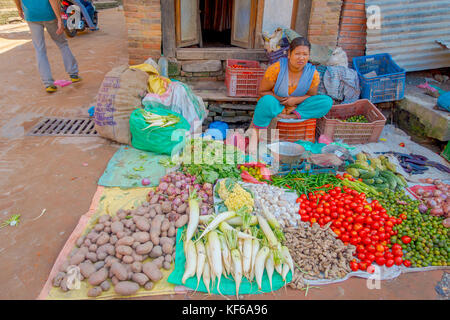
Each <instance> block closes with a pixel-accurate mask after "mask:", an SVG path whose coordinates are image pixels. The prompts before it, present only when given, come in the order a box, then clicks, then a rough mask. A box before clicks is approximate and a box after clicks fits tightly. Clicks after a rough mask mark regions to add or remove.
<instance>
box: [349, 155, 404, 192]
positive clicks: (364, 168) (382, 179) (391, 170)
mask: <svg viewBox="0 0 450 320" xmlns="http://www.w3.org/2000/svg"><path fill="white" fill-rule="evenodd" d="M356 158H357V160H356V162H355V163H354V164H350V165H348V166H347V168H346V169H347V172H348V173H349V174H351V175H352V176H353V177H354V178H357V179H358V178H360V179H362V182H364V183H365V184H367V185H369V186H372V187H374V188H375V189H377V190H378V191H383V190H384V189H391V190H394V191H395V190H401V189H403V188H406V187H407V186H408V184H407V182H406V180H405V178H404V177H403V176H402V175H401V174H400V173H397V170H396V166H395V165H394V164H393V163H391V162H389V159H388V158H386V157H385V156H379V157H378V158H367V156H366V155H365V154H364V153H359V154H357V155H356Z"/></svg>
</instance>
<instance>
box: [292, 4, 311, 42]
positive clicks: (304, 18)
mask: <svg viewBox="0 0 450 320" xmlns="http://www.w3.org/2000/svg"><path fill="white" fill-rule="evenodd" d="M311 3H312V0H298V5H297V6H298V8H297V12H296V13H294V12H293V15H294V14H296V15H297V18H296V19H295V28H294V30H295V31H296V32H297V33H298V34H299V35H301V36H302V37H307V36H308V27H309V17H310V15H311Z"/></svg>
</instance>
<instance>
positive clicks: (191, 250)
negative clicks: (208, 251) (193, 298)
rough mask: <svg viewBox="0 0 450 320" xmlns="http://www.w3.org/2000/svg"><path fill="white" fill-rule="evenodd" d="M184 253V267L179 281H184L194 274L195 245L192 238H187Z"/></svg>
mask: <svg viewBox="0 0 450 320" xmlns="http://www.w3.org/2000/svg"><path fill="white" fill-rule="evenodd" d="M185 254H186V267H185V270H184V274H183V278H182V279H181V282H182V283H183V284H185V283H186V280H187V279H189V278H190V277H192V276H194V275H195V271H196V267H197V252H196V250H195V245H194V243H193V242H192V240H189V241H188V242H187V243H186V245H185Z"/></svg>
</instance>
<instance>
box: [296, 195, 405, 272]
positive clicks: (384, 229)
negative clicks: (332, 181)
mask: <svg viewBox="0 0 450 320" xmlns="http://www.w3.org/2000/svg"><path fill="white" fill-rule="evenodd" d="M308 198H309V200H308ZM297 202H298V203H299V204H300V210H299V214H300V216H301V219H302V221H305V222H307V221H309V222H311V224H313V223H314V222H317V223H318V224H319V225H320V226H321V227H323V226H324V225H326V224H327V223H329V222H330V221H331V222H332V223H331V226H330V227H331V229H332V230H333V231H334V233H336V234H337V236H338V238H339V239H341V240H342V241H343V242H344V244H345V245H348V244H352V245H354V246H356V253H355V254H354V255H355V256H356V257H357V258H358V259H359V262H357V260H356V259H354V260H353V261H352V262H350V267H351V269H352V270H353V271H357V270H363V271H366V270H367V271H368V272H371V273H372V272H373V271H374V269H373V267H371V268H368V267H369V266H370V265H371V264H372V263H373V262H376V263H377V264H378V265H380V266H383V265H385V266H386V267H392V266H393V265H394V264H396V265H401V264H402V263H403V264H404V265H405V266H407V267H408V266H409V265H410V262H409V261H408V260H405V261H403V258H402V257H403V251H402V247H401V246H400V245H398V244H394V245H393V246H392V248H391V250H390V249H389V247H388V246H387V244H388V243H390V237H391V236H393V235H396V234H397V231H394V230H392V227H393V226H394V225H396V224H400V223H402V221H403V220H404V219H406V216H405V217H402V218H404V219H402V218H395V217H391V216H389V215H388V214H387V213H386V210H385V209H384V208H383V207H382V206H381V205H380V204H379V203H378V201H377V200H373V201H372V202H371V203H368V202H367V200H366V195H365V194H364V193H358V192H357V191H355V190H352V189H350V188H347V187H343V188H340V187H335V188H333V189H331V190H329V191H328V192H327V193H325V192H324V191H317V192H314V193H311V192H310V193H309V194H308V197H307V196H306V194H302V195H301V196H300V197H299V198H298V199H297Z"/></svg>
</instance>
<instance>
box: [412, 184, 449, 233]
mask: <svg viewBox="0 0 450 320" xmlns="http://www.w3.org/2000/svg"><path fill="white" fill-rule="evenodd" d="M432 183H433V184H434V185H435V186H434V187H432V190H425V189H424V188H422V187H419V188H418V189H417V191H416V192H415V193H416V195H417V196H418V197H419V200H420V202H421V204H420V205H419V210H420V212H421V213H426V212H428V210H430V211H429V213H430V215H432V216H436V217H445V218H448V217H450V185H448V184H445V183H442V181H440V180H432ZM426 189H429V187H428V188H426ZM447 221H448V220H447ZM447 227H448V225H447Z"/></svg>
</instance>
